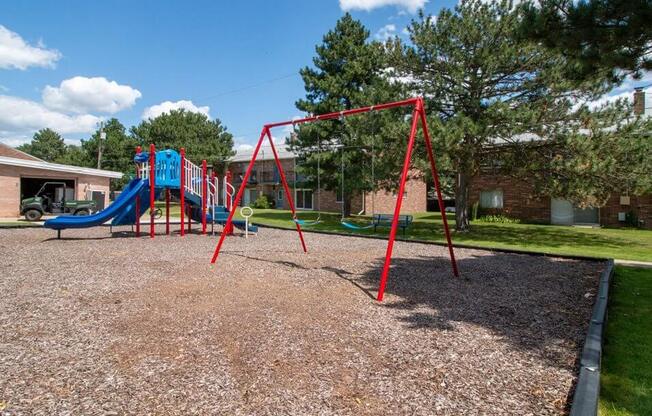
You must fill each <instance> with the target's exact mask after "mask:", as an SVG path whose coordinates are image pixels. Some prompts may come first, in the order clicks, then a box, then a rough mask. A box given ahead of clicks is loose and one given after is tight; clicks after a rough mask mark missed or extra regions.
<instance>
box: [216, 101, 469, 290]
mask: <svg viewBox="0 0 652 416" xmlns="http://www.w3.org/2000/svg"><path fill="white" fill-rule="evenodd" d="M407 106H414V109H413V111H412V127H411V129H410V138H409V140H408V144H407V149H406V152H405V160H404V162H403V171H402V174H401V182H400V184H399V188H398V193H397V195H403V194H404V192H405V182H406V180H407V177H408V172H409V170H410V161H411V158H412V150H413V149H414V141H415V138H416V134H417V128H418V125H419V122H421V129H422V131H423V138H424V139H425V145H426V151H427V153H428V160H429V161H430V168H431V169H432V176H433V178H434V181H435V190H436V191H437V200H438V202H439V210H440V212H441V213H442V221H443V223H444V232H445V234H446V242H447V246H448V252H449V254H450V259H451V266H452V268H453V274H454V275H455V276H456V277H457V276H459V272H458V270H457V263H456V261H455V253H454V251H453V243H452V241H451V236H450V230H449V228H448V221H447V220H446V214H445V209H444V200H443V199H442V196H441V188H440V184H439V175H438V174H437V166H436V164H435V156H434V153H433V151H432V143H431V141H430V134H429V133H428V124H427V122H426V111H425V108H424V103H423V98H421V97H416V98H410V99H408V100H403V101H396V102H392V103H385V104H379V105H373V106H369V107H360V108H355V109H351V110H346V111H340V112H335V113H328V114H320V115H317V116H311V117H305V118H302V119H298V120H288V121H282V122H278V123H271V124H265V125H264V126H263V129H262V131H261V133H260V138H259V139H258V143H257V144H256V148H255V149H254V153H253V155H252V156H251V161H250V162H249V166H248V167H247V171H246V172H245V175H244V177H243V178H242V184H241V185H240V189H238V193H237V195H236V197H235V199H234V200H233V209H231V211H230V214H229V217H228V219H227V221H226V225H225V227H224V230H223V231H222V234H221V235H220V240H219V241H218V243H217V246H216V247H215V252H214V253H213V258H212V259H211V263H213V264H214V263H215V262H216V261H217V257H218V256H219V254H220V250H221V248H222V244H223V243H224V239H225V237H226V236H227V235H228V232H227V230H229V229H230V227H231V224H232V221H233V215H234V214H235V211H236V208H237V207H238V205H239V204H240V200H241V198H242V195H243V193H244V190H245V187H246V185H247V181H248V180H249V175H250V174H251V170H252V168H253V167H254V164H255V163H256V157H257V156H258V151H259V150H260V147H261V145H262V144H263V141H264V140H265V137H267V138H268V140H269V145H270V147H271V149H272V153H273V155H274V161H275V162H276V167H277V169H278V171H279V174H280V177H281V182H282V184H283V189H284V190H285V195H287V199H288V205H290V210H291V211H292V218H296V211H295V208H294V202H293V200H292V196H291V193H290V187H289V186H288V182H287V180H286V179H285V172H284V171H283V166H282V165H281V161H280V160H279V158H278V153H277V152H276V147H275V146H274V140H273V139H272V133H271V129H273V128H275V127H282V126H288V125H296V124H303V123H312V122H315V121H321V120H332V119H337V118H341V117H347V116H352V115H355V114H362V113H368V112H371V111H377V110H387V109H389V108H396V107H407ZM402 202H403V198H396V206H395V207H394V216H393V218H392V226H391V229H390V232H389V240H388V242H387V251H386V254H385V263H384V266H383V271H382V274H381V276H380V285H379V287H378V295H377V300H378V301H382V300H383V295H384V293H385V286H386V284H387V277H388V275H389V266H390V263H391V260H392V251H393V249H394V241H395V240H396V230H397V228H398V220H399V215H400V213H401V204H402ZM295 225H296V227H297V233H298V234H299V240H300V241H301V247H302V248H303V251H304V252H307V251H308V250H307V248H306V243H305V241H304V240H303V233H302V232H301V225H299V223H297V222H296V221H295Z"/></svg>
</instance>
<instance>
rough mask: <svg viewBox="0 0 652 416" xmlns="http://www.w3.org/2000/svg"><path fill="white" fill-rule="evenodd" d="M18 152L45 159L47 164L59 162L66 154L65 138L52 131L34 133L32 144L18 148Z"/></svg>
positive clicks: (45, 130) (43, 130)
mask: <svg viewBox="0 0 652 416" xmlns="http://www.w3.org/2000/svg"><path fill="white" fill-rule="evenodd" d="M17 149H18V150H21V151H23V152H25V153H29V154H30V155H32V156H36V157H38V158H39V159H43V160H45V161H46V162H58V161H59V160H60V159H62V158H63V157H64V154H65V153H66V145H65V143H64V142H63V137H61V135H60V134H59V133H57V132H55V131H54V130H52V129H49V128H46V129H41V130H39V131H38V132H36V133H34V137H33V138H32V141H31V142H30V143H26V144H23V145H21V146H18V148H17Z"/></svg>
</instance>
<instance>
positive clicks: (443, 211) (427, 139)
mask: <svg viewBox="0 0 652 416" xmlns="http://www.w3.org/2000/svg"><path fill="white" fill-rule="evenodd" d="M419 118H420V119H421V129H422V130H423V138H424V140H425V142H426V151H427V152H428V159H429V160H430V168H431V169H432V177H433V178H434V179H435V190H436V191H437V200H438V201H439V212H441V219H442V221H443V223H444V233H445V234H446V242H447V243H448V253H449V255H450V258H451V266H452V267H453V274H454V275H455V277H459V275H460V274H459V271H458V270H457V261H456V260H455V252H454V250H453V242H452V241H451V233H450V229H449V228H448V219H447V218H446V209H445V207H444V199H443V198H442V196H441V186H440V184H439V174H438V173H437V164H436V163H435V156H434V153H433V151H432V142H431V141H430V133H429V132H428V123H427V122H426V110H425V107H424V106H423V103H422V104H421V111H420V112H419Z"/></svg>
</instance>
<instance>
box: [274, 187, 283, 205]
mask: <svg viewBox="0 0 652 416" xmlns="http://www.w3.org/2000/svg"><path fill="white" fill-rule="evenodd" d="M276 199H277V200H278V202H282V201H283V190H282V189H279V190H278V196H277V198H276Z"/></svg>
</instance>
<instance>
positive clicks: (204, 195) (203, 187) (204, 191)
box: [201, 160, 208, 234]
mask: <svg viewBox="0 0 652 416" xmlns="http://www.w3.org/2000/svg"><path fill="white" fill-rule="evenodd" d="M206 173H207V167H206V161H205V160H202V161H201V233H202V234H206V203H207V202H208V195H207V193H208V182H206Z"/></svg>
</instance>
